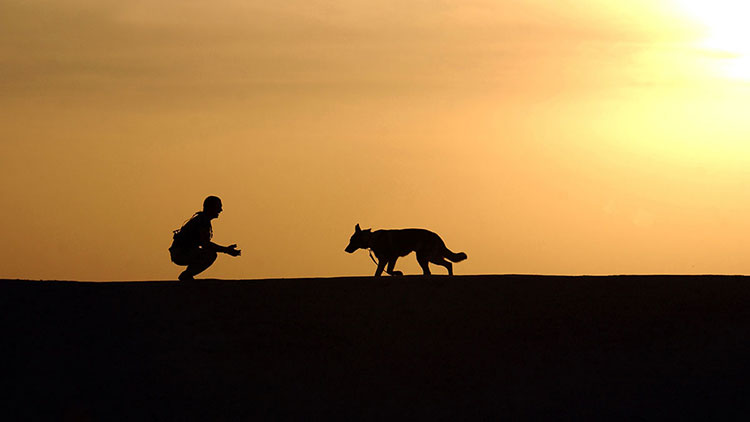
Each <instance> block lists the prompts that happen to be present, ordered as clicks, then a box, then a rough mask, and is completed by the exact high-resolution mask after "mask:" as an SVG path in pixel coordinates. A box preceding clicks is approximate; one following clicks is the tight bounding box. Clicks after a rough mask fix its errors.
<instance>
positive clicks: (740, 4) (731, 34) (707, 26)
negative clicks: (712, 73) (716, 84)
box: [676, 0, 750, 81]
mask: <svg viewBox="0 0 750 422" xmlns="http://www.w3.org/2000/svg"><path fill="white" fill-rule="evenodd" d="M676 1H677V3H678V4H679V6H680V7H681V8H682V9H683V10H684V11H685V12H686V13H688V15H689V16H690V18H691V19H692V20H695V21H697V22H698V23H699V24H700V25H701V26H702V27H703V29H704V31H705V34H704V37H703V39H702V40H701V42H700V44H699V47H700V48H702V49H705V50H707V51H708V52H710V53H712V54H716V55H717V56H718V60H719V61H720V65H719V66H720V73H722V74H723V75H724V76H726V77H729V78H733V79H741V80H747V81H750V45H749V44H748V40H750V25H748V22H747V18H748V16H750V3H748V2H747V1H746V0H714V1H705V0H676Z"/></svg>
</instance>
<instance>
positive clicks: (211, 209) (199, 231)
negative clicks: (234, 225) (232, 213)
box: [169, 196, 241, 281]
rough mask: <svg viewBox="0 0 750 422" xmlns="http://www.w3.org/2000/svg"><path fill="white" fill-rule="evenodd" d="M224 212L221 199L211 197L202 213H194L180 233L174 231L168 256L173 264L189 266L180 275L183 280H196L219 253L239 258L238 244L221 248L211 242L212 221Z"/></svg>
mask: <svg viewBox="0 0 750 422" xmlns="http://www.w3.org/2000/svg"><path fill="white" fill-rule="evenodd" d="M221 212H222V204H221V199H219V198H218V197H216V196H209V197H208V198H206V199H205V200H204V201H203V211H199V212H197V213H195V215H193V217H192V218H190V220H188V221H187V222H186V223H185V224H184V225H183V226H182V227H180V229H179V230H175V232H174V237H173V240H172V245H171V246H170V247H169V254H170V257H171V258H172V262H174V263H175V264H177V265H186V266H187V268H186V269H185V271H183V272H182V274H180V276H179V279H180V280H181V281H189V280H193V279H194V278H193V277H194V276H196V275H197V274H199V273H201V272H203V271H205V270H206V269H207V268H208V267H210V266H211V264H213V263H214V261H215V260H216V256H217V252H222V253H225V254H228V255H232V256H239V255H240V253H241V251H240V250H238V249H237V245H230V246H220V245H217V244H215V243H213V242H211V238H212V237H213V230H212V227H211V220H212V219H214V218H217V217H219V214H220V213H221Z"/></svg>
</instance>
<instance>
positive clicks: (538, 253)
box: [0, 0, 750, 280]
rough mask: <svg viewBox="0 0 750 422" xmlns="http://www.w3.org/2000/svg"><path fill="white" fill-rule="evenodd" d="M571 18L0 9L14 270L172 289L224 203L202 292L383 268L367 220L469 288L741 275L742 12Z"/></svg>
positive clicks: (1, 164)
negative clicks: (511, 280)
mask: <svg viewBox="0 0 750 422" xmlns="http://www.w3.org/2000/svg"><path fill="white" fill-rule="evenodd" d="M558 3H560V2H549V1H542V0H532V1H528V0H527V1H520V0H512V1H511V0H495V1H489V0H469V1H442V2H437V1H421V0H420V1H412V0H399V1H395V0H386V1H383V0H380V1H371V0H355V1H349V2H341V1H308V0H305V1H297V0H292V1H288V2H283V3H282V4H280V5H275V4H273V2H266V1H246V0H243V1H239V0H217V1H214V2H210V3H206V2H197V1H184V0H181V1H177V0H173V1H165V0H149V1H128V2H115V1H110V0H97V1H93V0H68V1H64V2H63V1H49V0H29V1H24V2H18V1H4V2H0V34H1V35H2V36H0V128H2V134H1V136H0V193H1V195H0V201H2V207H0V232H2V233H3V240H4V241H3V242H2V243H1V244H0V277H4V278H15V277H18V278H31V279H76V280H154V279H173V278H175V277H176V275H177V274H178V273H179V271H180V268H179V267H177V266H175V265H174V264H171V263H170V261H169V257H168V252H167V247H168V246H169V243H170V241H171V231H172V230H173V229H176V228H177V227H179V225H180V224H181V223H182V222H183V221H184V220H185V219H187V218H188V217H190V215H191V214H192V213H193V212H194V211H197V210H198V209H199V208H200V205H201V202H202V200H203V198H204V197H205V196H207V195H211V194H214V195H219V196H220V197H221V198H222V199H223V201H224V210H225V211H224V213H223V214H222V216H221V217H220V218H219V219H218V220H215V221H214V232H215V241H216V242H217V243H220V244H229V243H237V244H239V246H240V248H241V249H242V250H243V255H242V257H240V258H236V259H231V258H229V257H226V256H223V255H222V256H220V257H219V260H218V261H217V262H216V264H215V265H214V266H213V267H212V268H211V269H209V270H208V271H207V272H205V273H204V274H202V276H204V277H216V278H259V277H298V276H310V277H317V276H338V275H369V274H372V273H373V272H374V270H375V266H374V264H373V263H372V262H371V261H370V258H369V257H368V256H367V253H366V252H364V251H359V252H358V253H356V254H354V255H349V254H346V253H345V252H344V251H343V248H344V247H345V246H346V244H347V241H348V238H349V236H350V235H351V233H352V231H353V228H354V224H355V223H360V224H361V225H362V226H363V227H373V228H396V227H425V228H429V229H432V230H434V231H436V232H438V233H440V234H441V236H442V237H443V238H444V240H445V241H446V243H447V244H448V246H449V247H450V248H451V249H453V250H455V251H465V252H466V253H467V254H468V255H469V259H468V260H467V261H465V262H462V263H460V264H457V265H456V266H455V269H456V273H458V274H478V273H539V274H615V273H743V274H747V273H750V260H748V259H746V253H747V252H746V251H747V250H748V249H750V241H748V240H746V239H747V238H748V237H749V235H750V220H749V219H748V218H747V216H748V215H750V193H749V192H748V190H747V186H748V182H750V166H748V164H750V163H749V162H750V154H748V153H749V152H750V144H749V143H748V141H750V119H747V117H746V115H747V110H748V105H749V104H750V65H748V66H746V65H745V63H750V51H743V47H742V46H741V43H737V42H736V40H737V39H747V37H745V38H742V37H743V36H744V35H748V36H750V34H748V33H744V34H743V33H742V31H744V28H742V25H740V24H739V23H737V22H735V21H733V20H732V16H737V15H738V14H741V12H745V10H741V8H743V7H747V6H742V4H743V3H742V2H736V3H735V2H732V1H729V0H722V1H719V2H718V3H716V5H717V6H716V8H715V9H712V10H709V9H706V8H705V7H703V8H701V4H700V3H699V2H695V1H691V0H664V1H661V2H659V1H656V0H637V1H630V2H611V1H603V0H601V1H594V0H583V1H578V2H565V3H564V4H563V3H560V4H559V5H558ZM743 16H744V15H743ZM398 268H400V269H402V270H404V271H405V272H406V273H418V272H419V267H418V266H417V264H416V262H415V259H414V257H413V256H411V257H407V258H405V259H402V260H400V261H399V265H398ZM442 271H443V269H442V268H437V269H436V270H435V272H436V273H441V272H442Z"/></svg>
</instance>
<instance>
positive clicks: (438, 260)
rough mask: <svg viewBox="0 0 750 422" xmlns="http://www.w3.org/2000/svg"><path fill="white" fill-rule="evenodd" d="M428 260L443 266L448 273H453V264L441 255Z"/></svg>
mask: <svg viewBox="0 0 750 422" xmlns="http://www.w3.org/2000/svg"><path fill="white" fill-rule="evenodd" d="M430 262H432V263H433V264H435V265H440V266H443V267H445V268H446V269H447V270H448V275H453V264H451V263H450V262H448V261H447V260H446V259H445V258H443V257H437V258H432V259H431V260H430Z"/></svg>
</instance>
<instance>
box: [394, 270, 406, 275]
mask: <svg viewBox="0 0 750 422" xmlns="http://www.w3.org/2000/svg"><path fill="white" fill-rule="evenodd" d="M391 275H404V273H402V272H401V271H393V272H392V273H391Z"/></svg>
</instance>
